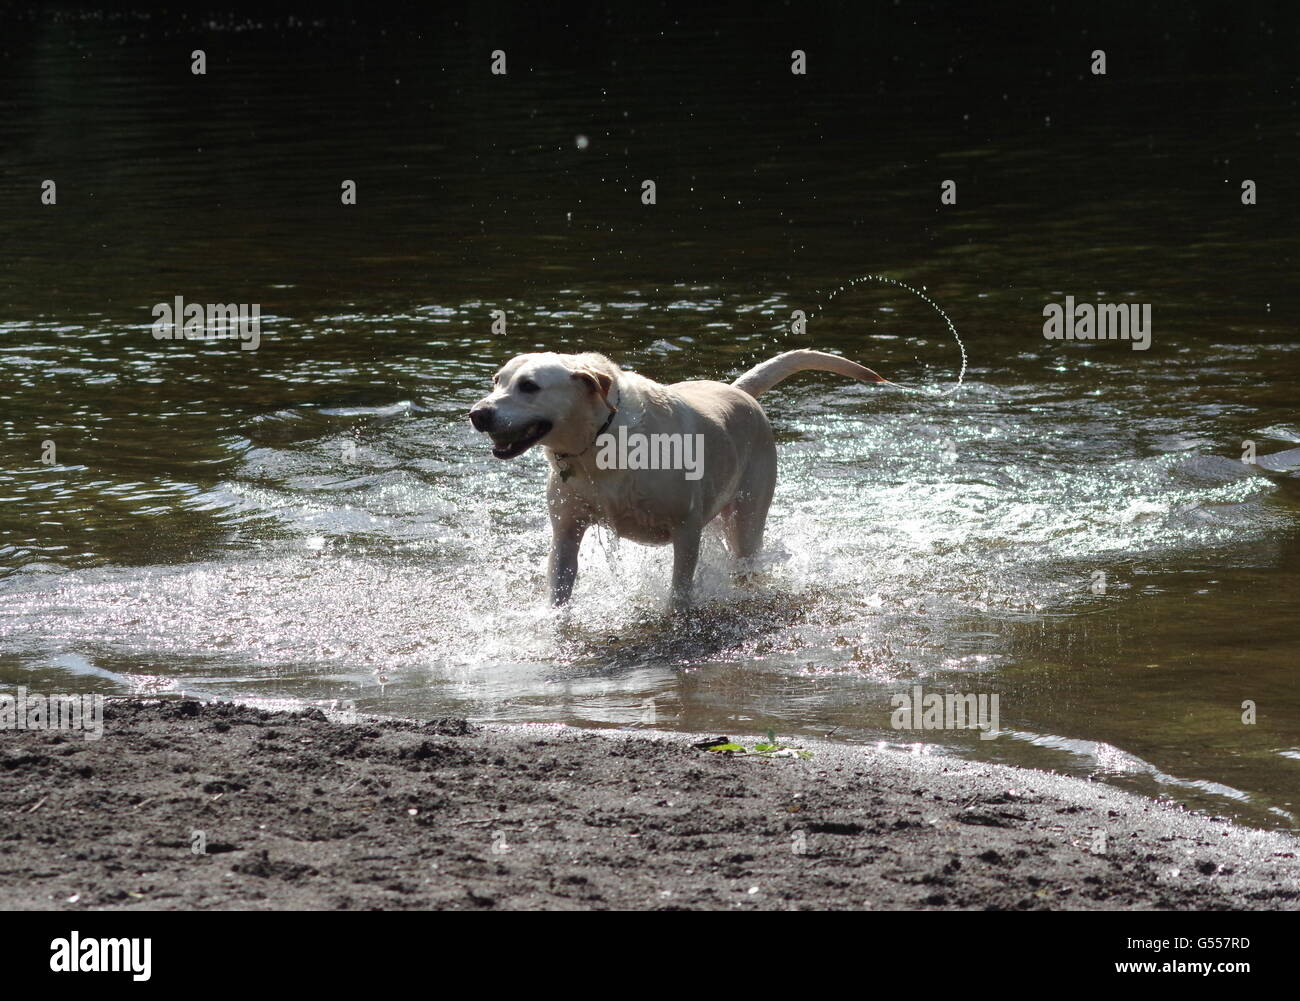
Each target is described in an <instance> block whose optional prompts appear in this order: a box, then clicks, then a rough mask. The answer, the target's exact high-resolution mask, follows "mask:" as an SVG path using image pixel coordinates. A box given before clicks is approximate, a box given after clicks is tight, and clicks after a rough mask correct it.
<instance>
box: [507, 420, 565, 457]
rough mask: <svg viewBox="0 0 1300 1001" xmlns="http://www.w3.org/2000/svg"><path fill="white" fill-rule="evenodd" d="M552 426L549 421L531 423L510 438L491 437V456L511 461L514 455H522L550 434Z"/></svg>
mask: <svg viewBox="0 0 1300 1001" xmlns="http://www.w3.org/2000/svg"><path fill="white" fill-rule="evenodd" d="M554 426H555V425H554V424H552V423H551V422H550V421H533V422H532V423H531V424H528V425H526V426H525V427H524V429H523V430H522V431H520V432H519V433H518V434H516V435H513V436H511V437H510V438H502V437H501V436H499V435H493V436H492V454H493V455H495V456H496V457H497V458H498V459H513V458H514V457H515V456H516V455H523V454H524V453H525V452H527V451H528V450H529V449H530V448H532V447H533V446H534V445H536V444H537V443H538V442H539V441H541V440H542V439H543V438H545V437H546V436H547V435H548V434H550V433H551V428H553V427H554Z"/></svg>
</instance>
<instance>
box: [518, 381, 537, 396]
mask: <svg viewBox="0 0 1300 1001" xmlns="http://www.w3.org/2000/svg"><path fill="white" fill-rule="evenodd" d="M541 388H542V387H541V386H539V385H537V383H535V382H533V380H532V379H521V380H520V381H519V392H521V393H535V392H537V391H538V390H539V389H541Z"/></svg>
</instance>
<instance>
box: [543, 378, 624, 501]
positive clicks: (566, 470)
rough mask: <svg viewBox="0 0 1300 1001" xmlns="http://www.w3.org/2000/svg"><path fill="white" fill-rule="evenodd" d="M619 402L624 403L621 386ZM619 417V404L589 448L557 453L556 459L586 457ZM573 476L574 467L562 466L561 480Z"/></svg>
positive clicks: (606, 419)
mask: <svg viewBox="0 0 1300 1001" xmlns="http://www.w3.org/2000/svg"><path fill="white" fill-rule="evenodd" d="M618 402H619V403H622V402H623V388H622V387H621V386H620V387H619V390H618ZM617 416H618V404H615V405H614V406H613V407H612V408H611V409H610V411H609V416H608V417H606V418H605V423H604V424H602V425H601V426H600V430H598V431H597V432H596V433H595V434H594V435H593V436H592V438H591V441H589V442H588V443H587V447H586V448H584V449H583V450H582V451H581V452H556V453H555V457H556V458H557V459H577V458H579V457H580V456H583V455H586V454H587V453H588V452H590V451H591V446H592V445H594V444H596V441H597V440H598V439H599V438H600V436H601V435H603V434H604V433H605V432H606V431H608V430H609V426H610V425H611V424H613V423H614V418H615V417H617ZM572 475H573V467H572V466H561V467H560V479H561V480H567V479H568V478H569V477H570V476H572Z"/></svg>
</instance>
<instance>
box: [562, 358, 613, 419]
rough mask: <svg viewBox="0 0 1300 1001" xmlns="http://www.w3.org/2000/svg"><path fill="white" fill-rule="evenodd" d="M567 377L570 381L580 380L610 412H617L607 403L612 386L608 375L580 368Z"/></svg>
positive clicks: (611, 380)
mask: <svg viewBox="0 0 1300 1001" xmlns="http://www.w3.org/2000/svg"><path fill="white" fill-rule="evenodd" d="M569 377H570V378H571V379H581V380H582V381H583V382H585V383H586V384H587V385H588V386H590V387H591V389H592V391H593V392H594V393H596V395H598V396H599V397H600V399H601V401H602V402H603V403H604V404H605V406H607V407H609V409H610V410H611V411H614V412H617V410H618V408H617V407H616V406H614V404H612V403H610V402H609V390H610V387H611V386H613V385H614V380H613V379H612V378H611V377H610V376H609V375H607V374H606V373H604V372H596V371H593V370H592V369H589V368H581V369H578V371H576V372H573V373H572V374H571V375H570V376H569Z"/></svg>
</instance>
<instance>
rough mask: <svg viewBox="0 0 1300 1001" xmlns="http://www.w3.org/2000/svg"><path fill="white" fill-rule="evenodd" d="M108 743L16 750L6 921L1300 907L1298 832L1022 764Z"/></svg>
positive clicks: (189, 703) (238, 712) (317, 721)
mask: <svg viewBox="0 0 1300 1001" xmlns="http://www.w3.org/2000/svg"><path fill="white" fill-rule="evenodd" d="M104 727H105V735H104V738H103V739H102V740H85V739H84V736H83V735H82V734H80V733H68V732H57V731H8V732H4V733H0V811H2V812H3V813H4V814H5V816H6V818H7V820H8V823H7V824H6V828H7V829H6V830H5V832H4V833H3V834H0V858H2V859H3V863H2V864H0V869H3V872H2V873H0V907H3V908H5V909H11V910H14V909H17V910H28V909H35V910H51V909H52V910H63V911H79V910H118V909H131V910H155V909H168V910H170V909H178V910H192V909H202V910H209V909H211V910H232V909H233V910H240V909H259V910H262V909H267V910H269V909H310V910H315V909H328V910H347V909H394V910H406V909H449V910H460V909H472V910H481V909H491V908H500V909H528V910H538V909H543V910H545V909H578V910H587V909H599V910H604V909H650V910H664V909H669V910H673V909H690V910H700V909H707V910H719V909H721V910H731V909H743V910H774V909H775V910H784V909H824V908H827V909H837V910H839V909H882V910H885V909H895V910H896V909H906V910H912V909H922V910H928V909H935V910H951V909H976V910H979V909H993V910H1026V909H1035V910H1046V909H1052V910H1057V909H1060V910H1079V909H1086V910H1093V909H1100V910H1114V909H1142V910H1147V909H1156V910H1236V909H1261V910H1278V909H1285V910H1300V839H1297V838H1296V837H1294V836H1292V835H1289V834H1286V833H1283V832H1276V831H1265V830H1258V829H1255V828H1248V827H1243V826H1240V825H1237V824H1234V823H1232V822H1230V821H1227V820H1225V819H1223V818H1212V817H1205V816H1202V815H1199V814H1194V813H1190V812H1188V811H1186V810H1184V809H1180V808H1178V807H1176V806H1172V805H1168V804H1165V803H1162V802H1159V801H1156V800H1151V799H1148V798H1145V797H1142V796H1140V795H1137V794H1135V793H1130V792H1126V791H1124V790H1120V789H1116V788H1114V787H1111V786H1108V785H1104V784H1101V783H1096V782H1088V781H1086V780H1083V779H1078V778H1073V777H1068V776H1062V775H1057V774H1054V773H1050V772H1041V771H1034V770H1029V769H1022V768H1017V767H1014V766H1009V765H996V764H985V763H978V762H970V761H965V760H961V759H955V758H949V757H940V756H926V755H909V754H906V753H903V752H900V751H895V750H882V749H877V748H871V747H863V746H860V745H835V744H830V743H826V742H824V741H817V740H805V741H801V742H800V744H799V746H800V747H801V748H803V749H805V750H806V751H809V752H811V757H799V756H792V757H776V758H767V757H741V756H731V755H728V754H725V753H721V752H717V751H708V750H702V749H700V748H698V747H696V746H693V745H694V744H695V743H696V742H697V741H698V740H699V737H693V736H690V735H684V734H675V733H663V732H657V731H655V732H642V731H621V730H615V731H608V730H600V731H596V730H580V729H574V728H569V727H563V726H557V725H521V726H505V725H489V724H483V725H479V724H468V723H466V722H465V721H464V720H458V719H449V718H444V719H438V720H431V721H427V722H422V721H417V720H364V721H360V722H350V721H348V722H345V721H331V720H330V719H328V718H327V717H326V716H325V714H324V713H322V712H321V711H320V710H318V709H307V710H304V711H298V712H273V711H269V710H265V709H258V708H255V707H250V706H244V705H239V704H233V703H200V702H198V701H195V700H116V699H115V700H112V701H111V702H109V704H108V706H107V708H106V710H105V718H104ZM731 736H732V737H733V738H734V739H736V740H737V741H739V742H741V743H745V744H747V745H749V746H752V745H753V743H754V739H755V738H752V737H751V738H748V739H747V740H746V739H742V738H740V737H737V736H736V735H734V734H732V735H731ZM758 739H759V740H761V738H758ZM200 849H201V850H200Z"/></svg>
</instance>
